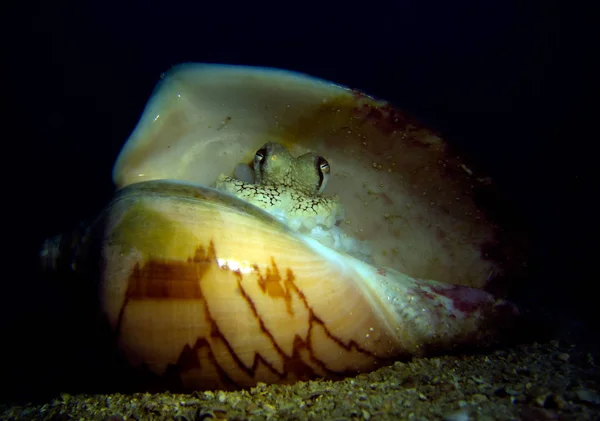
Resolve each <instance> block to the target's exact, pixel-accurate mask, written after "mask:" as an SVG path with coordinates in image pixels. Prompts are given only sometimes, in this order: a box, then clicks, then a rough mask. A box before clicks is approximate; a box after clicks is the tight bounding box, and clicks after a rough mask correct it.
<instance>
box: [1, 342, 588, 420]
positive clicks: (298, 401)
mask: <svg viewBox="0 0 600 421" xmlns="http://www.w3.org/2000/svg"><path fill="white" fill-rule="evenodd" d="M599 364H600V361H599V360H598V357H597V356H596V355H595V354H594V353H592V352H588V351H586V350H584V349H580V347H579V346H578V345H573V344H569V343H568V342H564V341H558V340H552V341H548V342H544V343H532V344H527V345H517V346H512V347H510V348H504V349H496V350H492V351H489V352H486V353H478V354H474V355H466V356H444V357H436V358H415V359H413V360H412V361H409V362H396V363H394V364H393V365H392V366H389V367H385V368H381V369H379V370H377V371H374V372H372V373H369V374H361V375H358V376H356V377H353V378H348V379H345V380H342V381H337V382H332V381H310V382H300V383H297V384H295V385H290V386H280V385H271V386H269V385H265V384H259V385H257V386H256V387H254V388H252V389H250V390H243V391H236V392H224V391H203V392H195V393H191V394H172V393H156V394H150V393H138V394H95V395H90V394H79V395H69V394H60V395H57V396H55V397H54V398H52V399H49V400H47V401H46V402H35V403H27V404H19V405H7V404H4V405H1V406H0V419H2V420H106V421H117V420H188V421H192V420H212V419H215V420H339V421H341V420H448V421H467V420H474V421H477V420H527V421H529V420H531V421H533V420H599V419H600V370H599V368H598V365H599Z"/></svg>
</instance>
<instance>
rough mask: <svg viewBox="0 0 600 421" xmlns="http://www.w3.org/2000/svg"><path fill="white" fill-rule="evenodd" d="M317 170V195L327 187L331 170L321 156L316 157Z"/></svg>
mask: <svg viewBox="0 0 600 421" xmlns="http://www.w3.org/2000/svg"><path fill="white" fill-rule="evenodd" d="M317 168H318V171H319V185H318V187H319V188H318V192H317V193H318V194H321V193H322V192H323V190H324V189H325V186H326V185H327V179H328V178H329V172H330V171H331V169H330V167H329V162H327V160H326V159H325V158H323V157H322V156H319V157H317Z"/></svg>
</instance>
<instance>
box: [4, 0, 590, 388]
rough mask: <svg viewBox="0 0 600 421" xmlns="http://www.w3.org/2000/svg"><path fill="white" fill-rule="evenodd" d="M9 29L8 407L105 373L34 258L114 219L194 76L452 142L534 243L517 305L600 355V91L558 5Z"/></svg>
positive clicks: (42, 14) (216, 8)
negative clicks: (149, 136) (375, 114)
mask: <svg viewBox="0 0 600 421" xmlns="http://www.w3.org/2000/svg"><path fill="white" fill-rule="evenodd" d="M400 3H402V5H399V4H400ZM417 3H418V4H417ZM4 17H5V18H7V20H8V21H9V22H8V24H7V25H4V29H5V30H6V29H7V30H6V31H5V32H6V33H5V34H3V40H2V49H3V54H2V60H3V65H2V74H3V83H2V97H3V100H4V101H3V102H4V103H5V105H4V106H3V109H4V112H3V117H4V118H3V124H4V127H5V131H4V132H3V135H2V147H3V158H4V159H3V161H2V162H3V165H4V168H3V169H4V171H3V173H4V177H5V183H3V184H4V186H5V187H6V188H5V194H4V199H3V201H2V204H3V207H4V208H5V211H6V212H7V214H5V215H6V216H5V218H8V219H6V220H5V226H6V227H7V228H8V230H7V231H8V235H7V237H6V241H5V244H4V246H3V254H4V256H5V258H4V259H3V261H4V264H3V271H2V293H1V304H0V305H1V308H2V313H1V314H0V316H1V317H2V319H1V320H0V326H1V327H2V329H3V331H2V332H0V334H1V335H2V336H1V348H2V355H3V357H2V359H0V374H1V376H0V381H1V382H2V385H1V386H2V389H3V390H6V391H7V392H6V393H4V394H3V396H5V397H13V396H17V397H21V396H29V395H30V392H41V391H50V392H52V391H56V390H68V391H72V392H76V391H81V390H82V389H85V387H87V386H85V387H84V386H83V385H84V384H85V381H84V380H85V379H87V378H91V379H93V378H94V376H95V375H97V372H98V371H99V370H100V369H99V368H98V367H102V363H98V362H97V361H96V360H95V358H96V354H95V353H94V350H93V349H90V348H92V347H93V346H94V344H93V343H92V342H90V341H89V340H88V339H86V338H87V337H88V336H89V335H88V332H87V330H88V328H87V327H86V325H85V324H84V322H81V321H80V319H79V318H78V317H77V316H75V317H73V316H72V310H73V308H75V310H77V306H78V305H82V304H77V303H75V304H74V303H73V300H74V297H73V295H74V294H73V291H72V290H69V288H68V287H64V286H63V287H57V286H56V285H51V284H48V283H47V282H46V280H44V279H42V278H40V277H38V276H37V273H36V271H35V264H36V262H37V253H38V251H39V248H40V246H41V242H42V241H43V239H44V238H46V237H48V236H50V235H54V234H56V233H58V232H61V231H65V230H68V229H70V228H71V227H72V226H74V224H76V223H77V222H78V221H80V220H82V219H84V218H88V217H91V216H93V215H94V213H96V212H97V211H98V210H99V209H100V208H101V207H102V206H103V205H104V204H106V203H107V201H108V199H109V198H110V195H111V194H112V192H113V186H112V184H111V169H112V164H113V162H114V160H115V158H116V155H117V154H118V152H119V150H120V148H121V146H122V145H123V143H124V142H125V140H126V139H127V137H128V136H129V134H130V132H131V131H132V129H133V128H134V126H135V124H136V123H137V120H138V118H139V116H140V114H141V112H142V110H143V107H144V105H145V103H146V101H147V99H148V97H149V95H150V93H151V92H152V89H153V88H154V86H155V84H156V82H157V81H158V79H159V76H160V74H161V73H162V72H164V71H166V70H168V69H169V68H170V67H171V66H172V65H174V64H178V63H182V62H219V63H231V64H251V65H265V66H275V67H282V68H286V69H290V70H297V71H302V72H307V73H309V74H312V75H315V76H319V77H322V78H325V79H330V80H333V81H335V82H337V83H340V84H344V85H348V86H351V87H354V88H358V89H361V90H363V91H365V92H367V93H369V94H372V95H374V96H377V97H382V98H384V99H387V100H389V101H391V102H392V103H394V104H395V105H397V106H398V107H399V108H401V109H404V110H405V111H407V112H409V113H411V114H412V115H414V116H416V117H417V118H418V119H420V120H421V121H422V122H424V123H425V124H427V125H429V126H431V127H432V128H434V129H436V130H438V131H440V132H441V133H442V135H443V136H444V138H445V139H446V140H447V141H448V142H449V143H451V144H454V145H457V146H460V147H463V148H465V149H466V150H468V151H469V152H470V153H471V154H472V155H474V156H476V157H478V159H479V160H480V162H481V163H483V165H484V166H485V167H486V168H487V169H488V171H489V173H490V175H491V176H492V178H493V179H494V180H495V182H496V183H498V185H499V186H500V187H501V188H502V190H503V191H504V192H505V194H507V195H508V197H510V198H511V200H512V201H513V202H514V204H515V207H516V209H518V211H519V213H520V214H521V215H522V216H523V218H524V221H525V224H524V227H526V228H527V229H529V230H531V232H532V233H533V234H534V247H533V249H532V250H533V251H532V257H531V259H530V263H531V264H530V267H531V268H532V276H531V280H530V282H528V283H527V284H526V285H520V286H518V287H517V288H516V289H515V291H514V292H513V294H512V295H513V298H514V299H515V300H516V301H518V302H519V303H522V305H523V306H524V308H526V309H530V312H533V313H535V314H537V315H538V316H539V319H540V320H542V321H543V322H544V328H543V329H542V330H544V331H545V330H547V329H555V330H556V332H557V334H559V333H560V334H561V335H571V336H569V337H574V338H575V339H574V340H576V341H582V340H583V339H582V338H585V337H587V338H593V336H592V335H591V334H590V333H588V331H586V330H585V328H586V324H587V325H588V326H591V327H592V328H593V327H594V325H593V323H591V322H590V321H592V320H593V318H594V317H596V316H597V315H598V313H599V312H598V307H599V306H598V305H597V304H596V301H597V298H596V297H597V295H594V294H592V293H591V291H592V288H596V287H597V284H598V283H599V282H600V279H599V276H598V275H597V272H595V274H594V272H589V273H588V268H591V267H592V266H593V263H594V259H596V253H595V252H596V251H597V250H598V247H597V245H596V241H595V238H593V237H592V236H591V235H589V234H591V232H592V229H593V227H594V224H595V219H596V215H597V211H596V206H595V204H594V202H595V199H596V197H595V196H596V194H595V193H597V191H598V188H597V187H594V186H593V183H592V182H591V180H590V178H591V176H592V173H593V171H594V170H593V169H594V167H595V160H596V158H595V152H594V149H595V148H594V145H595V143H596V142H597V140H598V134H597V130H596V129H594V128H593V127H592V118H593V115H594V113H595V112H596V111H597V109H598V106H597V96H596V95H595V94H593V92H592V88H591V87H592V86H593V82H594V79H597V74H600V73H599V72H598V68H597V67H596V66H595V62H594V61H593V60H594V58H595V56H596V55H597V53H598V46H597V43H595V42H594V41H593V40H594V35H595V29H594V25H593V22H592V14H591V12H589V11H586V10H583V9H581V10H579V9H578V8H577V6H575V5H571V6H569V7H568V8H567V7H566V6H565V5H563V4H561V3H560V2H559V1H557V0H550V1H544V2H522V1H516V0H515V1H511V0H505V1H486V2H477V3H476V4H469V3H466V2H460V1H452V2H446V1H427V2H410V3H409V2H394V3H385V2H370V3H369V2H361V3H360V4H359V5H357V6H352V5H351V2H343V3H340V5H331V6H327V5H326V4H325V2H322V3H321V4H318V5H310V4H308V3H293V4H292V3H287V2H281V3H279V4H273V5H271V6H269V7H266V6H265V7H258V6H257V5H256V3H253V4H252V7H250V6H245V7H241V6H239V5H237V3H235V2H233V3H224V4H222V5H216V4H213V3H212V2H211V3H210V4H208V3H206V4H205V3H204V2H189V3H181V4H177V3H173V2H171V3H168V2H155V3H152V2H144V3H142V2H139V3H136V2H128V3H125V2H123V3H119V2H110V1H108V2H106V1H105V2H79V1H78V2H75V1H73V2H64V1H63V2H45V3H28V4H26V5H23V6H22V9H21V10H16V9H12V10H9V11H8V13H5V14H4ZM593 101H596V104H594V102H593ZM67 309H68V311H67ZM73 341H76V342H77V341H80V343H81V346H79V347H72V346H71V345H70V344H71V343H72V342H73ZM90 382H91V383H93V382H92V381H90ZM9 392H11V393H9Z"/></svg>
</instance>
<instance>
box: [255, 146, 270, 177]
mask: <svg viewBox="0 0 600 421" xmlns="http://www.w3.org/2000/svg"><path fill="white" fill-rule="evenodd" d="M265 156H267V148H261V149H259V150H257V151H256V153H255V154H254V171H258V170H259V169H260V171H262V170H263V167H264V165H265V162H267V160H266V159H265Z"/></svg>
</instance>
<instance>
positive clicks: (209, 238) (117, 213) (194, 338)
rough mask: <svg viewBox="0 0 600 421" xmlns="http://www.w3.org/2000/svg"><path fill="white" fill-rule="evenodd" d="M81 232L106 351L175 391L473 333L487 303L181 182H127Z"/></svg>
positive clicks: (244, 382)
mask: <svg viewBox="0 0 600 421" xmlns="http://www.w3.org/2000/svg"><path fill="white" fill-rule="evenodd" d="M149 228H151V229H149ZM88 231H90V232H94V235H89V236H86V238H95V239H96V240H99V241H101V242H102V243H101V247H99V248H98V249H99V250H101V258H100V262H101V275H100V276H101V279H100V301H101V307H102V309H103V311H104V313H105V314H106V316H107V319H108V321H109V324H110V326H111V327H112V329H113V331H114V332H115V335H116V341H117V344H118V346H119V347H120V348H121V350H122V351H123V352H124V354H125V356H126V358H127V359H128V361H129V362H130V363H131V364H132V365H133V366H140V365H145V366H146V367H148V368H149V369H150V371H151V372H153V373H154V374H156V375H157V376H159V377H163V376H167V375H168V376H173V375H175V377H176V378H177V379H178V383H179V384H180V385H181V386H182V387H184V388H186V389H203V388H239V387H248V386H252V385H254V384H256V383H257V382H259V381H260V382H266V383H291V382H295V381H297V380H306V379H310V378H316V377H327V378H338V377H341V376H345V375H348V374H352V373H357V372H364V371H368V370H372V369H374V368H377V367H379V366H381V365H382V364H385V363H387V362H389V361H391V360H392V359H393V358H396V357H398V356H401V355H406V354H409V355H410V354H421V353H422V352H423V350H425V349H426V348H435V347H436V346H440V347H445V346H447V345H448V344H449V343H454V342H460V341H467V340H469V339H472V337H473V334H474V332H475V333H476V332H478V328H479V327H480V324H479V320H480V319H482V318H483V319H485V316H486V315H487V314H489V313H490V311H489V310H490V309H492V308H493V307H494V302H493V298H492V297H491V296H489V295H488V294H486V293H484V292H481V293H480V294H479V295H477V297H476V298H475V299H474V305H473V309H471V310H469V311H468V312H462V310H461V309H459V308H458V307H457V306H456V305H455V304H456V303H455V302H452V300H451V298H449V294H445V293H444V291H445V290H444V289H443V288H442V286H439V285H437V283H434V282H426V281H418V280H414V279H412V278H409V277H407V276H405V275H402V274H400V273H396V272H395V271H392V270H386V269H381V268H375V267H373V266H370V265H368V264H366V263H364V262H362V261H360V260H357V259H355V258H352V257H350V256H348V255H345V254H343V253H338V252H336V251H334V250H332V249H329V248H328V247H326V246H323V245H322V244H320V243H319V242H318V241H316V240H314V239H312V238H309V237H305V236H303V235H301V234H298V233H296V232H294V231H292V230H290V229H288V228H287V227H286V226H285V225H284V224H282V223H280V222H279V221H277V220H275V219H274V218H273V217H271V216H270V215H268V214H267V213H266V212H264V211H262V210H260V209H258V208H256V207H254V206H252V205H250V204H248V203H245V202H243V201H242V200H240V199H237V198H235V197H233V196H230V195H228V194H225V193H223V192H219V191H217V190H215V189H211V188H206V187H199V186H194V185H191V184H185V183H180V182H171V181H148V182H143V183H138V184H134V185H130V186H128V187H126V188H124V189H122V190H121V191H119V192H118V193H117V195H116V196H115V199H114V200H113V201H112V202H111V203H110V205H109V206H108V207H107V208H106V210H105V211H104V212H103V214H102V215H101V217H100V218H98V219H97V220H96V222H95V223H94V225H93V226H92V228H91V229H90V230H88ZM432 288H437V290H436V291H437V292H436V291H434V289H432ZM444 294H445V295H444ZM444 300H446V302H445V301H444ZM448 300H450V302H448ZM421 310H426V314H424V313H423V314H422V313H420V311H421ZM453 341H454V342H453Z"/></svg>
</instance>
